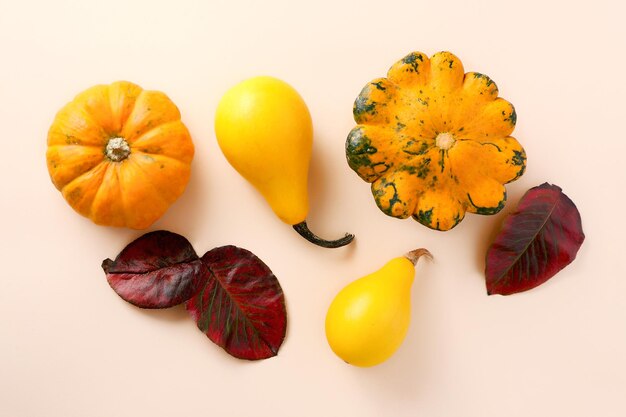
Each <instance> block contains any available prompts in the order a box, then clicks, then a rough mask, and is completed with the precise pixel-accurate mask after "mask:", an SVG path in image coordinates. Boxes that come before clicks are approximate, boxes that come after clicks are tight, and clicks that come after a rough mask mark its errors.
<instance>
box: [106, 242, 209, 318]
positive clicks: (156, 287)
mask: <svg viewBox="0 0 626 417" xmlns="http://www.w3.org/2000/svg"><path fill="white" fill-rule="evenodd" d="M102 269H104V272H105V273H106V276H107V281H108V282H109V285H110V286H111V288H113V290H114V291H115V292H116V293H117V294H118V295H119V296H120V297H122V298H123V299H124V300H126V301H128V302H129V303H131V304H134V305H136V306H137V307H141V308H167V307H172V306H175V305H177V304H180V303H183V302H185V301H187V300H188V299H189V298H191V297H192V296H193V295H194V294H195V293H196V291H197V289H198V288H199V287H200V285H201V284H202V282H203V281H204V280H205V279H206V275H207V271H206V268H204V266H203V265H202V262H201V261H200V259H199V258H198V255H196V252H195V251H194V250H193V247H192V246H191V244H190V243H189V241H188V240H187V239H185V238H184V237H182V236H180V235H177V234H176V233H172V232H167V231H164V230H159V231H156V232H150V233H146V234H145V235H143V236H141V237H140V238H138V239H136V240H135V241H133V242H131V243H129V244H128V246H126V247H125V248H124V249H123V250H122V252H120V254H119V255H117V258H115V260H114V261H112V260H110V259H106V260H104V261H103V262H102Z"/></svg>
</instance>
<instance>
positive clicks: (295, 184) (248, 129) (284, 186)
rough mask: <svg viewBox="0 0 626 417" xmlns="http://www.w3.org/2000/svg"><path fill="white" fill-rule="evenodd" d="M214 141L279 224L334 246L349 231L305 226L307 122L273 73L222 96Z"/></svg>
mask: <svg viewBox="0 0 626 417" xmlns="http://www.w3.org/2000/svg"><path fill="white" fill-rule="evenodd" d="M215 134H216V136H217V142H218V144H219V146H220V148H221V150H222V152H223V153H224V156H226V159H227V160H228V162H229V163H230V164H231V165H232V166H233V167H234V168H235V169H236V170H237V171H238V172H239V173H240V174H241V175H242V176H243V177H244V178H245V179H246V180H248V182H250V183H251V184H252V185H253V186H254V187H255V188H256V189H257V190H258V191H259V192H260V193H261V194H262V195H263V197H264V198H265V199H266V200H267V202H268V203H269V205H270V206H271V208H272V210H273V211H274V213H276V215H277V216H278V217H279V218H280V219H281V220H282V221H283V222H285V223H287V224H289V225H292V226H294V228H295V229H296V230H297V231H298V233H300V234H301V235H303V236H304V237H305V238H307V239H308V240H310V241H312V242H313V243H316V244H318V245H320V246H325V247H339V246H343V245H346V244H348V243H350V241H352V239H353V237H354V236H352V235H346V237H344V238H342V239H339V240H336V241H326V240H323V239H320V238H318V237H317V236H315V235H313V234H312V233H311V232H310V231H309V230H308V227H307V225H306V216H307V213H308V210H309V199H308V192H307V187H308V173H309V161H310V159H311V148H312V144H313V123H312V121H311V115H310V113H309V110H308V108H307V106H306V103H305V102H304V100H303V99H302V97H300V95H299V94H298V92H297V91H296V90H295V89H294V88H293V87H291V86H290V85H289V84H287V83H286V82H284V81H281V80H279V79H276V78H273V77H266V76H262V77H254V78H250V79H248V80H245V81H243V82H241V83H239V84H237V85H236V86H234V87H233V88H231V89H230V90H229V91H227V92H226V94H224V96H223V97H222V99H221V100H220V103H219V105H218V107H217V112H216V116H215Z"/></svg>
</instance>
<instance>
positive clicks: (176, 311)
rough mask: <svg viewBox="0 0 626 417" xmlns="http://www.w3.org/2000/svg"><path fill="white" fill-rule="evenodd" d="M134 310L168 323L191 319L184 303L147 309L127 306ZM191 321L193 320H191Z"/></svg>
mask: <svg viewBox="0 0 626 417" xmlns="http://www.w3.org/2000/svg"><path fill="white" fill-rule="evenodd" d="M129 307H131V308H134V309H135V310H139V311H140V312H141V313H142V314H144V315H145V316H147V317H150V318H151V319H154V320H160V321H164V322H169V323H178V322H181V321H184V320H192V319H191V317H190V316H189V313H187V310H186V309H185V303H182V304H179V305H177V306H174V307H170V308H160V309H147V308H139V307H135V306H129ZM192 321H193V320H192Z"/></svg>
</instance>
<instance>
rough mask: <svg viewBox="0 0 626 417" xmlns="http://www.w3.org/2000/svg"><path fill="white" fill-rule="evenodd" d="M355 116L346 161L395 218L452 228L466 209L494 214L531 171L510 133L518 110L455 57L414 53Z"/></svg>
mask: <svg viewBox="0 0 626 417" xmlns="http://www.w3.org/2000/svg"><path fill="white" fill-rule="evenodd" d="M353 113H354V119H355V121H356V122H357V124H358V125H357V126H356V127H355V128H353V129H352V131H351V132H350V134H349V135H348V139H347V141H346V156H347V159H348V164H349V165H350V167H351V168H352V169H353V170H354V171H355V172H356V173H357V174H358V175H359V176H360V177H361V178H362V179H363V180H365V181H367V182H369V183H371V184H372V186H371V189H372V194H373V196H374V199H375V201H376V204H377V205H378V207H379V208H380V210H382V211H383V212H384V213H385V214H387V215H389V216H393V217H397V218H401V219H404V218H407V217H409V216H412V217H413V218H414V219H415V220H417V221H418V222H420V223H422V224H423V225H425V226H428V227H430V228H432V229H436V230H449V229H451V228H453V227H454V226H456V225H457V224H458V223H459V222H460V221H461V220H462V219H463V217H464V216H465V213H466V212H470V213H478V214H495V213H497V212H498V211H500V210H501V209H502V208H503V207H504V204H505V201H506V190H505V188H504V186H503V184H505V183H508V182H511V181H514V180H515V179H517V178H519V177H520V176H521V175H522V174H523V173H524V170H525V167H526V153H525V152H524V149H523V148H522V146H521V145H520V144H519V143H518V142H517V140H515V139H514V138H513V137H511V136H510V135H511V133H512V132H513V129H514V128H515V123H516V121H517V115H516V113H515V109H514V107H513V105H512V104H511V103H509V102H508V101H506V100H504V99H502V98H499V97H498V88H497V87H496V84H495V83H494V82H493V81H492V80H491V79H490V78H489V77H487V76H486V75H483V74H479V73H477V72H468V73H465V72H464V69H463V64H462V63H461V60H459V58H457V57H456V56H454V55H453V54H451V53H450V52H439V53H436V54H434V55H433V56H432V57H431V58H430V59H429V58H428V57H427V56H426V55H425V54H423V53H421V52H413V53H410V54H408V55H407V56H405V57H404V58H402V59H401V60H400V61H398V62H396V63H395V64H394V65H393V66H392V67H391V69H390V70H389V72H388V73H387V78H378V79H375V80H373V81H372V82H370V83H368V84H367V85H366V86H365V87H364V88H363V90H362V91H361V93H360V94H359V96H358V98H357V99H356V101H355V102H354V106H353Z"/></svg>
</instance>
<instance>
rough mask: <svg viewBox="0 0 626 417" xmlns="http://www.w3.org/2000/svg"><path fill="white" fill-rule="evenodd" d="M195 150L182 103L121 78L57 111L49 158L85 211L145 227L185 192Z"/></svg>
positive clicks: (62, 186) (59, 181)
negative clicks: (179, 109)
mask: <svg viewBox="0 0 626 417" xmlns="http://www.w3.org/2000/svg"><path fill="white" fill-rule="evenodd" d="M193 155H194V146H193V142H192V140H191V136H190V135H189V131H188V130H187V128H186V127H185V125H184V124H183V123H182V122H181V120H180V112H179V111H178V108H177V107H176V105H175V104H174V103H172V101H171V100H170V99H169V98H168V97H167V96H166V95H165V94H163V93H161V92H159V91H147V90H143V89H142V88H141V87H139V86H137V85H135V84H132V83H130V82H126V81H119V82H116V83H113V84H110V85H97V86H94V87H91V88H89V89H88V90H86V91H84V92H82V93H80V94H79V95H78V96H76V98H75V99H74V100H73V101H71V102H70V103H68V104H67V105H66V106H65V107H63V108H62V109H61V110H60V111H59V112H58V113H57V115H56V117H55V119H54V122H53V123H52V126H51V127H50V130H49V132H48V150H47V153H46V159H47V163H48V172H49V173H50V178H51V179H52V182H53V183H54V185H55V186H56V188H57V189H58V190H60V191H61V193H62V194H63V197H65V199H66V200H67V202H68V203H69V204H70V206H72V208H73V209H74V210H76V211H77V212H78V213H80V214H82V215H83V216H85V217H88V218H89V219H91V220H92V221H93V222H95V223H97V224H101V225H107V226H121V227H130V228H133V229H144V228H146V227H148V226H150V225H151V224H152V223H154V222H155V221H156V220H157V219H158V218H159V217H161V216H162V215H163V214H164V213H165V211H166V210H167V209H168V207H169V206H170V205H171V204H172V203H173V202H174V201H175V200H176V199H177V198H178V197H180V195H181V194H182V193H183V191H184V190H185V187H186V185H187V182H188V181H189V176H190V173H191V161H192V159H193Z"/></svg>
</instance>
